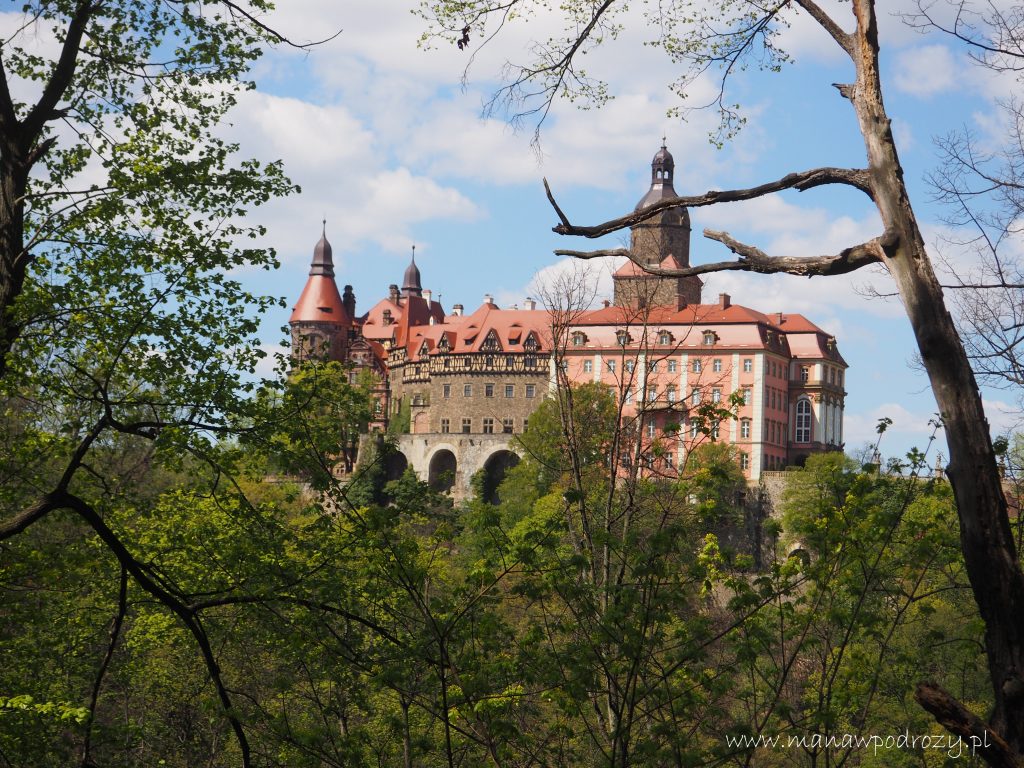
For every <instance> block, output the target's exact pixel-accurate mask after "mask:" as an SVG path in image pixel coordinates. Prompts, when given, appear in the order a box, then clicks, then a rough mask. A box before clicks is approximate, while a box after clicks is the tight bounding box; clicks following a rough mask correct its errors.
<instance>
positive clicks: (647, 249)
mask: <svg viewBox="0 0 1024 768" xmlns="http://www.w3.org/2000/svg"><path fill="white" fill-rule="evenodd" d="M674 175H675V160H674V159H673V157H672V153H671V152H669V151H668V148H667V147H666V146H665V143H664V140H663V141H662V145H661V149H659V150H658V152H657V154H655V155H654V159H653V160H652V161H651V188H650V189H649V190H647V194H645V195H644V196H643V197H642V198H641V199H640V202H639V203H637V205H636V209H635V210H637V211H640V210H643V209H644V208H648V207H650V206H652V205H654V204H655V203H658V202H660V201H662V200H666V199H668V198H672V197H676V196H677V195H676V190H675V188H674V187H673V185H672V180H673V177H674ZM629 248H630V250H631V251H632V252H633V254H634V255H635V256H636V257H637V259H638V260H639V261H640V262H641V263H642V264H644V265H646V266H652V267H662V268H670V269H681V268H684V267H688V266H690V213H689V211H687V210H686V208H672V209H670V210H665V211H662V212H661V213H658V214H656V215H655V216H652V217H651V218H649V219H647V220H645V221H643V222H641V223H640V224H637V225H636V226H634V227H633V228H632V230H631V231H630V237H629ZM613 282H614V285H615V304H616V305H618V306H627V307H645V306H672V307H675V308H676V309H680V308H682V307H684V306H686V305H687V304H700V290H701V287H702V286H703V282H702V281H701V279H700V278H699V277H695V276H694V277H658V276H656V275H651V274H649V273H647V272H644V271H643V270H642V269H641V268H640V267H638V266H637V265H636V264H634V263H633V262H631V261H630V262H627V263H626V264H624V265H623V266H622V267H621V268H619V269H618V270H617V271H616V272H615V274H614V275H613Z"/></svg>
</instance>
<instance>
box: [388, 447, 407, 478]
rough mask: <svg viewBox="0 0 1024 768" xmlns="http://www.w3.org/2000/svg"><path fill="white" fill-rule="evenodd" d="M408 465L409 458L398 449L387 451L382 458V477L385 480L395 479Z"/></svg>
mask: <svg viewBox="0 0 1024 768" xmlns="http://www.w3.org/2000/svg"><path fill="white" fill-rule="evenodd" d="M408 466H409V459H408V458H406V455H405V454H404V453H402V452H401V451H399V450H395V451H392V452H390V453H388V455H387V458H386V459H384V478H385V479H386V480H397V479H398V478H400V477H401V476H402V475H403V474H404V473H405V470H406V468H407V467H408Z"/></svg>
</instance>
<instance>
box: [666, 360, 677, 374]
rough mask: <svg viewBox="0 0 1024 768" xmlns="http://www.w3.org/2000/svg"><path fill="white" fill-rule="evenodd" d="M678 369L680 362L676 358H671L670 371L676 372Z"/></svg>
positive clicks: (669, 362)
mask: <svg viewBox="0 0 1024 768" xmlns="http://www.w3.org/2000/svg"><path fill="white" fill-rule="evenodd" d="M678 370H679V363H677V362H676V361H675V360H669V361H668V372H669V373H675V372H676V371H678Z"/></svg>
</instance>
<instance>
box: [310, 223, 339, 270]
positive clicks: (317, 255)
mask: <svg viewBox="0 0 1024 768" xmlns="http://www.w3.org/2000/svg"><path fill="white" fill-rule="evenodd" d="M309 274H310V275H325V276H326V277H334V252H333V251H332V249H331V244H330V243H329V242H327V219H324V220H323V231H322V233H321V235H320V242H318V243H317V244H316V247H314V248H313V263H312V265H311V266H310V268H309Z"/></svg>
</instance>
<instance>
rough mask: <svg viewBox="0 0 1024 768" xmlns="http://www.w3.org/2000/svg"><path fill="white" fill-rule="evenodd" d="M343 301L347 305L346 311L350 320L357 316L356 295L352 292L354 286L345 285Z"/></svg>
mask: <svg viewBox="0 0 1024 768" xmlns="http://www.w3.org/2000/svg"><path fill="white" fill-rule="evenodd" d="M341 303H342V304H344V305H345V313H346V314H347V315H348V316H349V319H350V320H354V319H355V317H356V295H355V294H354V293H352V286H351V285H346V286H345V294H344V295H343V296H342V297H341Z"/></svg>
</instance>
